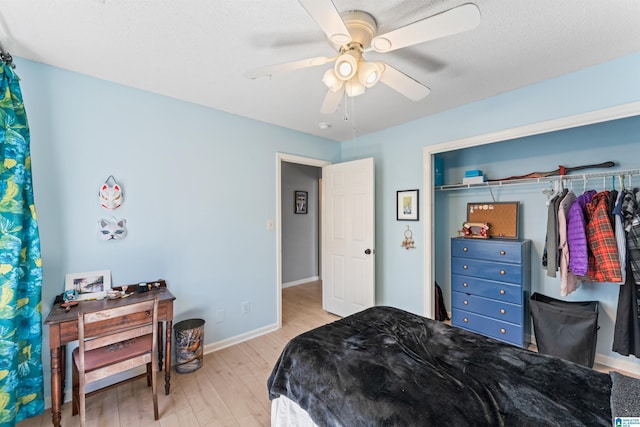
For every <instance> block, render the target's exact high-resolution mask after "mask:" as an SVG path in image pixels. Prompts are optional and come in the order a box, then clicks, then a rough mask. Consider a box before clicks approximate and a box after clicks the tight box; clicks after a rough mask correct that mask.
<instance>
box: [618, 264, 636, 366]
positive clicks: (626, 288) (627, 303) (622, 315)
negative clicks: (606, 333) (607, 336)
mask: <svg viewBox="0 0 640 427" xmlns="http://www.w3.org/2000/svg"><path fill="white" fill-rule="evenodd" d="M626 270H627V274H626V277H627V281H626V282H625V283H624V285H622V286H620V292H619V294H618V309H617V311H616V323H615V326H614V329H613V346H612V347H611V350H612V351H615V352H616V353H619V354H622V355H623V356H629V355H631V354H633V355H634V356H636V357H637V358H640V285H638V283H636V282H635V281H634V279H633V274H632V272H631V266H630V263H627V268H626Z"/></svg>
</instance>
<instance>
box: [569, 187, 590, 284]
mask: <svg viewBox="0 0 640 427" xmlns="http://www.w3.org/2000/svg"><path fill="white" fill-rule="evenodd" d="M595 194H596V191H595V190H589V191H586V192H584V193H583V194H582V195H580V196H578V197H576V200H575V202H573V204H572V205H571V207H570V208H569V216H568V217H567V244H568V245H569V254H570V258H569V270H571V272H572V273H573V274H574V275H576V276H585V275H586V274H587V271H588V270H589V255H588V249H587V233H586V230H585V228H586V225H587V223H586V220H585V211H586V206H587V203H589V202H590V201H591V199H592V198H593V196H594V195H595Z"/></svg>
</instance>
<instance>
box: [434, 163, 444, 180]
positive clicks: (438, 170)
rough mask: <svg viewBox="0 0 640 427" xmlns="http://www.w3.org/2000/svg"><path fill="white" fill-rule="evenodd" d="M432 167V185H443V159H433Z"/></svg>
mask: <svg viewBox="0 0 640 427" xmlns="http://www.w3.org/2000/svg"><path fill="white" fill-rule="evenodd" d="M433 165H434V168H433V175H434V176H433V185H435V186H439V185H444V159H442V158H438V157H435V158H434V159H433Z"/></svg>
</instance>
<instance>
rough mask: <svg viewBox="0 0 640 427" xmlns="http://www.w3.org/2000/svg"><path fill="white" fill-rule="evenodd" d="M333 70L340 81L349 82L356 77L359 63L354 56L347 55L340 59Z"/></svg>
mask: <svg viewBox="0 0 640 427" xmlns="http://www.w3.org/2000/svg"><path fill="white" fill-rule="evenodd" d="M333 69H334V71H335V73H336V76H338V78H339V79H340V80H344V81H347V80H349V79H351V77H353V76H355V75H356V72H357V71H358V61H356V58H354V57H353V56H352V55H349V54H348V53H345V54H342V55H340V56H339V57H338V59H337V60H336V64H335V66H334V67H333Z"/></svg>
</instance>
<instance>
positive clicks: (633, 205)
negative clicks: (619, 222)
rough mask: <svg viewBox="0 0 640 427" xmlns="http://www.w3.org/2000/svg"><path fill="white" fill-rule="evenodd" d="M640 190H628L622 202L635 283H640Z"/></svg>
mask: <svg viewBox="0 0 640 427" xmlns="http://www.w3.org/2000/svg"><path fill="white" fill-rule="evenodd" d="M637 198H638V189H637V188H634V189H633V190H632V191H629V190H626V191H625V194H624V200H623V201H622V214H623V216H624V230H625V232H626V236H627V257H628V258H629V264H630V265H631V273H632V274H633V280H634V281H635V283H640V213H639V210H640V208H639V206H640V204H639V203H638V200H637Z"/></svg>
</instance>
